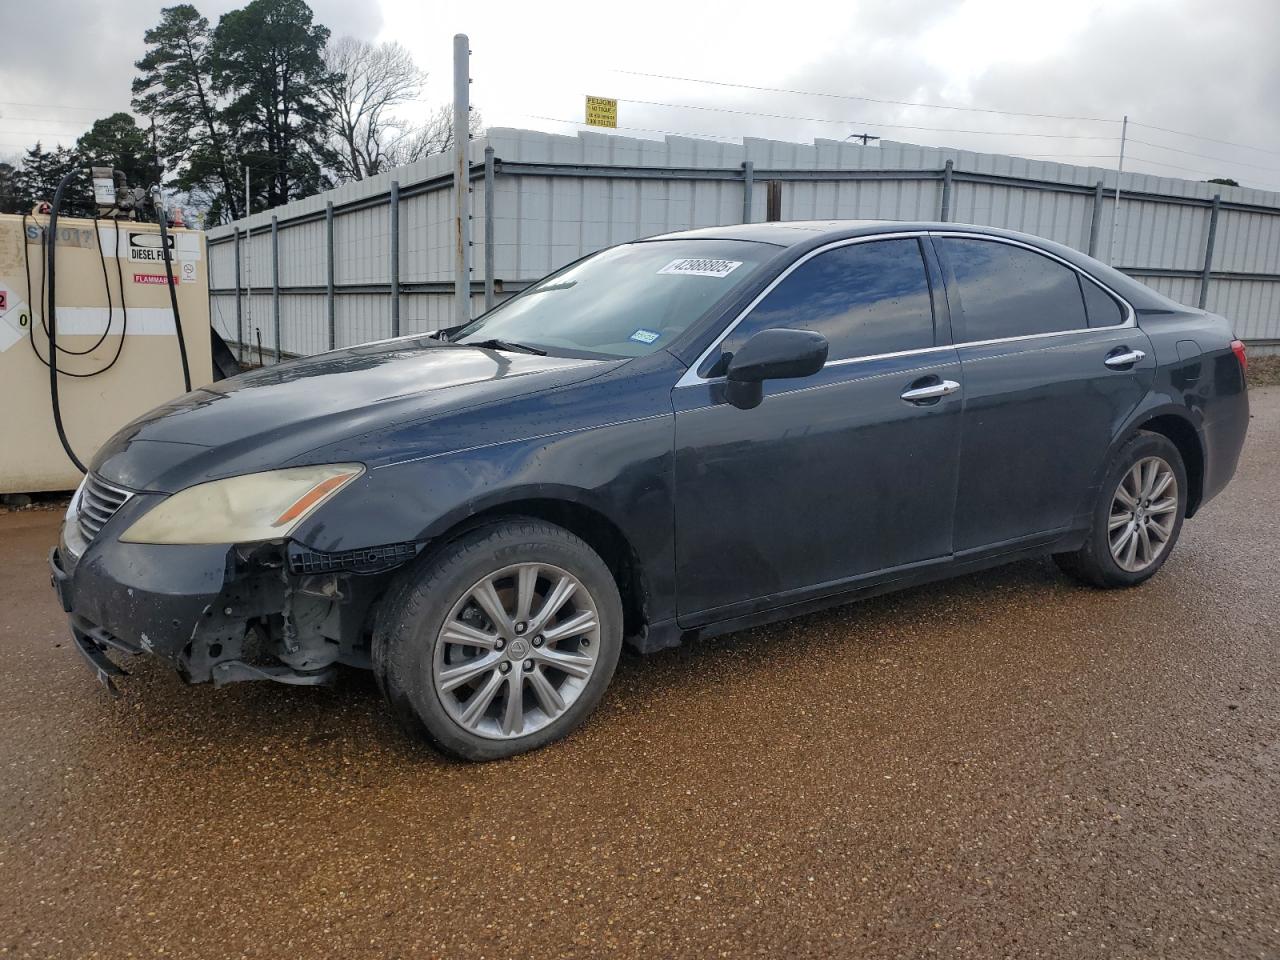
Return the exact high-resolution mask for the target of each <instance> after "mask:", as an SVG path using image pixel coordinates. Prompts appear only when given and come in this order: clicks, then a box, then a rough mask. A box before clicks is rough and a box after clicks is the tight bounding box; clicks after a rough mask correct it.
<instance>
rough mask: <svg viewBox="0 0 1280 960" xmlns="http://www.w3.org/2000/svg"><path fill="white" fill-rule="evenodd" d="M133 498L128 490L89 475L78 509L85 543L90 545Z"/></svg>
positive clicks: (81, 532) (78, 521)
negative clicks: (106, 524)
mask: <svg viewBox="0 0 1280 960" xmlns="http://www.w3.org/2000/svg"><path fill="white" fill-rule="evenodd" d="M132 496H133V494H132V493H130V492H129V491H128V490H121V489H120V488H119V487H113V486H112V485H111V484H109V483H107V482H106V481H105V480H102V479H101V478H99V477H96V476H94V475H93V474H92V473H91V474H89V476H88V477H87V478H86V479H85V484H84V489H83V490H81V491H80V504H79V506H78V508H77V510H78V514H79V515H78V518H77V523H78V524H79V526H80V536H81V537H82V538H83V539H84V542H85V543H88V542H89V541H90V540H92V539H93V538H94V537H96V536H97V535H98V531H99V530H101V529H102V527H103V525H104V524H105V523H106V522H107V521H108V520H110V519H111V518H112V517H113V516H114V515H115V512H116V511H117V510H119V509H120V508H121V507H123V506H124V504H125V501H127V500H128V499H129V498H130V497H132Z"/></svg>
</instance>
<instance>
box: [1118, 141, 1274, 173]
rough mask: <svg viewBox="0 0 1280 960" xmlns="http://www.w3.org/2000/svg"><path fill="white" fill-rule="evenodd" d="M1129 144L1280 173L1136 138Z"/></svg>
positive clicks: (1257, 165)
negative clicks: (1138, 144)
mask: <svg viewBox="0 0 1280 960" xmlns="http://www.w3.org/2000/svg"><path fill="white" fill-rule="evenodd" d="M1129 142H1130V143H1140V144H1142V145H1143V146H1146V147H1155V148H1156V149H1157V150H1169V151H1171V152H1173V153H1183V154H1186V155H1187V156H1188V157H1199V158H1200V159H1201V160H1214V161H1216V162H1218V163H1226V164H1231V165H1233V166H1237V167H1252V168H1254V169H1255V170H1266V171H1267V172H1268V173H1280V167H1264V166H1262V165H1261V164H1258V163H1245V162H1244V161H1243V160H1232V159H1230V158H1228V157H1215V156H1213V155H1211V154H1208V153H1196V152H1195V151H1194V150H1179V149H1178V148H1177V147H1167V146H1165V145H1164V144H1163V143H1152V142H1151V141H1150V140H1137V139H1135V138H1134V137H1130V138H1129Z"/></svg>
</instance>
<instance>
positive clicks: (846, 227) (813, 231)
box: [645, 220, 1190, 312]
mask: <svg viewBox="0 0 1280 960" xmlns="http://www.w3.org/2000/svg"><path fill="white" fill-rule="evenodd" d="M930 230H932V231H938V232H949V231H960V232H963V233H970V234H977V235H983V236H990V237H1002V238H1004V239H1007V240H1017V241H1019V242H1021V243H1025V244H1028V245H1030V246H1032V247H1038V248H1039V249H1041V250H1044V251H1046V252H1047V253H1051V254H1054V255H1056V256H1058V257H1061V258H1062V259H1063V260H1066V261H1067V262H1068V263H1072V264H1074V265H1075V266H1077V267H1079V268H1080V269H1081V270H1083V271H1084V272H1086V273H1088V274H1091V275H1092V276H1093V277H1095V278H1096V279H1098V280H1101V281H1102V282H1103V283H1105V284H1106V285H1107V286H1109V287H1111V289H1112V290H1114V291H1116V292H1117V293H1119V294H1120V295H1121V296H1122V297H1124V298H1125V299H1127V300H1128V301H1129V302H1130V303H1131V304H1132V305H1133V307H1134V308H1135V309H1136V310H1140V311H1141V310H1151V311H1158V312H1187V311H1189V310H1190V308H1188V307H1185V306H1182V305H1181V304H1178V303H1175V302H1174V301H1172V300H1170V299H1169V298H1168V297H1166V296H1164V294H1161V293H1158V292H1157V291H1155V290H1152V289H1151V288H1150V287H1148V286H1146V285H1145V284H1143V283H1139V282H1138V281H1137V280H1134V279H1133V278H1132V277H1130V276H1127V275H1126V274H1123V273H1121V272H1120V271H1118V270H1115V269H1114V268H1112V267H1110V266H1108V265H1107V264H1105V263H1102V262H1101V261H1099V260H1095V259H1094V258H1093V257H1090V256H1088V255H1087V254H1084V253H1081V252H1080V251H1079V250H1076V249H1074V248H1072V247H1068V246H1065V245H1063V244H1061V243H1055V242H1054V241H1052V240H1046V239H1045V238H1044V237H1037V236H1034V235H1032V234H1029V233H1019V232H1018V231H1016V230H1004V229H1002V228H1000V227H986V226H982V225H980V224H973V223H952V222H944V221H941V220H932V221H928V220H926V221H914V222H912V221H903V220H785V221H778V222H775V223H737V224H729V225H728V226H723V227H702V228H701V229H698V230H682V231H679V232H676V233H664V234H661V235H660V236H656V237H647V238H645V239H646V240H748V241H755V242H757V243H769V244H773V245H775V246H778V247H784V248H800V249H795V250H794V251H793V254H792V255H793V256H802V255H803V254H804V253H805V252H806V251H808V250H811V249H814V248H815V247H821V246H824V245H826V244H828V243H832V242H834V241H838V240H848V239H851V238H853V237H867V236H875V235H876V234H890V233H909V232H910V233H914V232H920V231H930Z"/></svg>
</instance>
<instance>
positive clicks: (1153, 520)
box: [1054, 432, 1187, 587]
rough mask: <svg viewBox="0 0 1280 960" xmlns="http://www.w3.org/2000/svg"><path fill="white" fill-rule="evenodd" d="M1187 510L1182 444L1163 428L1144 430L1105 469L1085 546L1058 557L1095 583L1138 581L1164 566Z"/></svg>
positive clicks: (1073, 573)
mask: <svg viewBox="0 0 1280 960" xmlns="http://www.w3.org/2000/svg"><path fill="white" fill-rule="evenodd" d="M1186 511H1187V471H1186V467H1185V466H1184V465H1183V463H1182V455H1181V454H1180V453H1178V448H1177V447H1176V446H1174V445H1173V442H1172V441H1171V440H1169V439H1168V438H1167V437H1165V436H1163V435H1161V434H1158V433H1147V432H1140V433H1138V434H1137V435H1136V436H1134V437H1133V438H1132V439H1131V440H1129V441H1128V442H1127V443H1126V444H1125V445H1124V446H1123V447H1121V448H1120V450H1119V452H1118V453H1117V454H1116V456H1115V459H1114V460H1113V461H1112V465H1111V468H1110V470H1108V471H1107V477H1106V479H1105V480H1104V481H1103V484H1102V488H1101V490H1100V491H1099V497H1098V503H1097V505H1096V507H1095V508H1094V513H1093V518H1092V526H1091V528H1090V531H1089V537H1088V539H1087V540H1086V541H1085V542H1084V546H1082V547H1081V548H1080V549H1079V550H1077V551H1076V552H1074V553H1060V554H1055V555H1054V560H1056V561H1057V563H1058V566H1059V567H1061V568H1062V569H1063V571H1065V572H1066V573H1068V574H1070V575H1071V576H1073V577H1075V578H1076V579H1078V580H1082V581H1084V582H1085V583H1089V584H1092V585H1093V586H1095V587H1131V586H1135V585H1136V584H1139V583H1142V582H1143V581H1144V580H1147V579H1148V578H1150V577H1151V576H1153V575H1154V574H1155V572H1156V571H1157V570H1159V569H1160V568H1161V567H1162V566H1164V562H1165V561H1166V560H1167V559H1168V558H1169V554H1170V553H1171V552H1172V551H1173V547H1174V544H1175V543H1177V541H1178V534H1179V533H1180V532H1181V530H1182V520H1183V517H1184V516H1185V515H1186Z"/></svg>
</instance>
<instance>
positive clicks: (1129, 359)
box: [1102, 349, 1146, 370]
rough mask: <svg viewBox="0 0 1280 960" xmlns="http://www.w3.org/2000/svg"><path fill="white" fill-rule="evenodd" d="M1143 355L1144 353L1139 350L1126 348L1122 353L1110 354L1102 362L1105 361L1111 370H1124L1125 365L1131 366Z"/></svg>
mask: <svg viewBox="0 0 1280 960" xmlns="http://www.w3.org/2000/svg"><path fill="white" fill-rule="evenodd" d="M1145 356H1146V354H1145V353H1143V352H1142V351H1141V350H1127V349H1126V350H1125V351H1124V352H1123V353H1113V354H1110V355H1109V356H1108V357H1107V359H1105V360H1103V361H1102V362H1103V363H1105V364H1106V365H1107V366H1108V367H1110V368H1111V369H1112V370H1124V369H1125V368H1127V367H1132V366H1133V365H1134V364H1135V363H1137V362H1138V361H1139V360H1141V359H1142V358H1143V357H1145Z"/></svg>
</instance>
